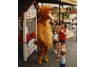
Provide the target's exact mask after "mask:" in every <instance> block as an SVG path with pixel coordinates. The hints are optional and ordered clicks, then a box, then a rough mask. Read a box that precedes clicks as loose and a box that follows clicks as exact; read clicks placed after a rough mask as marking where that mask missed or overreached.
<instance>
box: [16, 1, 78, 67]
mask: <svg viewBox="0 0 96 67" xmlns="http://www.w3.org/2000/svg"><path fill="white" fill-rule="evenodd" d="M18 67H77V0H18Z"/></svg>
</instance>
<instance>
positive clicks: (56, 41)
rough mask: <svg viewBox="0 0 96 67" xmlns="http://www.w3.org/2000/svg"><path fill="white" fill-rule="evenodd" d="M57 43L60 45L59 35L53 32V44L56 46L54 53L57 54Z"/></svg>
mask: <svg viewBox="0 0 96 67" xmlns="http://www.w3.org/2000/svg"><path fill="white" fill-rule="evenodd" d="M57 43H58V34H56V31H54V32H53V44H54V52H55V53H56V54H57Z"/></svg>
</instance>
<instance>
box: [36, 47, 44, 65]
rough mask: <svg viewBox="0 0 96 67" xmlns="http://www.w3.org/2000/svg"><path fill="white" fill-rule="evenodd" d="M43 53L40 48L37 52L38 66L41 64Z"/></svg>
mask: <svg viewBox="0 0 96 67" xmlns="http://www.w3.org/2000/svg"><path fill="white" fill-rule="evenodd" d="M43 53H44V48H41V49H40V52H39V57H38V61H37V62H38V63H39V64H41V58H42V55H43Z"/></svg>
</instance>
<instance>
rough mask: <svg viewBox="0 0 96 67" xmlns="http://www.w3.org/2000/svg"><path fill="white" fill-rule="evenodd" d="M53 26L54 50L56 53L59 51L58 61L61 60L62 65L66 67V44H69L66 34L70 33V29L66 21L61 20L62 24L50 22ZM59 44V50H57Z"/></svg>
mask: <svg viewBox="0 0 96 67" xmlns="http://www.w3.org/2000/svg"><path fill="white" fill-rule="evenodd" d="M50 24H51V27H52V32H53V46H54V47H53V51H54V53H56V54H57V53H58V55H57V58H59V59H58V60H56V61H57V62H60V67H65V54H66V44H67V38H66V35H67V34H68V29H67V26H66V23H64V22H63V21H61V23H60V26H59V23H57V22H54V23H50ZM57 45H58V50H57Z"/></svg>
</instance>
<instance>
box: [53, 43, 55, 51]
mask: <svg viewBox="0 0 96 67" xmlns="http://www.w3.org/2000/svg"><path fill="white" fill-rule="evenodd" d="M53 44H54V47H53V49H54V51H55V43H53Z"/></svg>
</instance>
